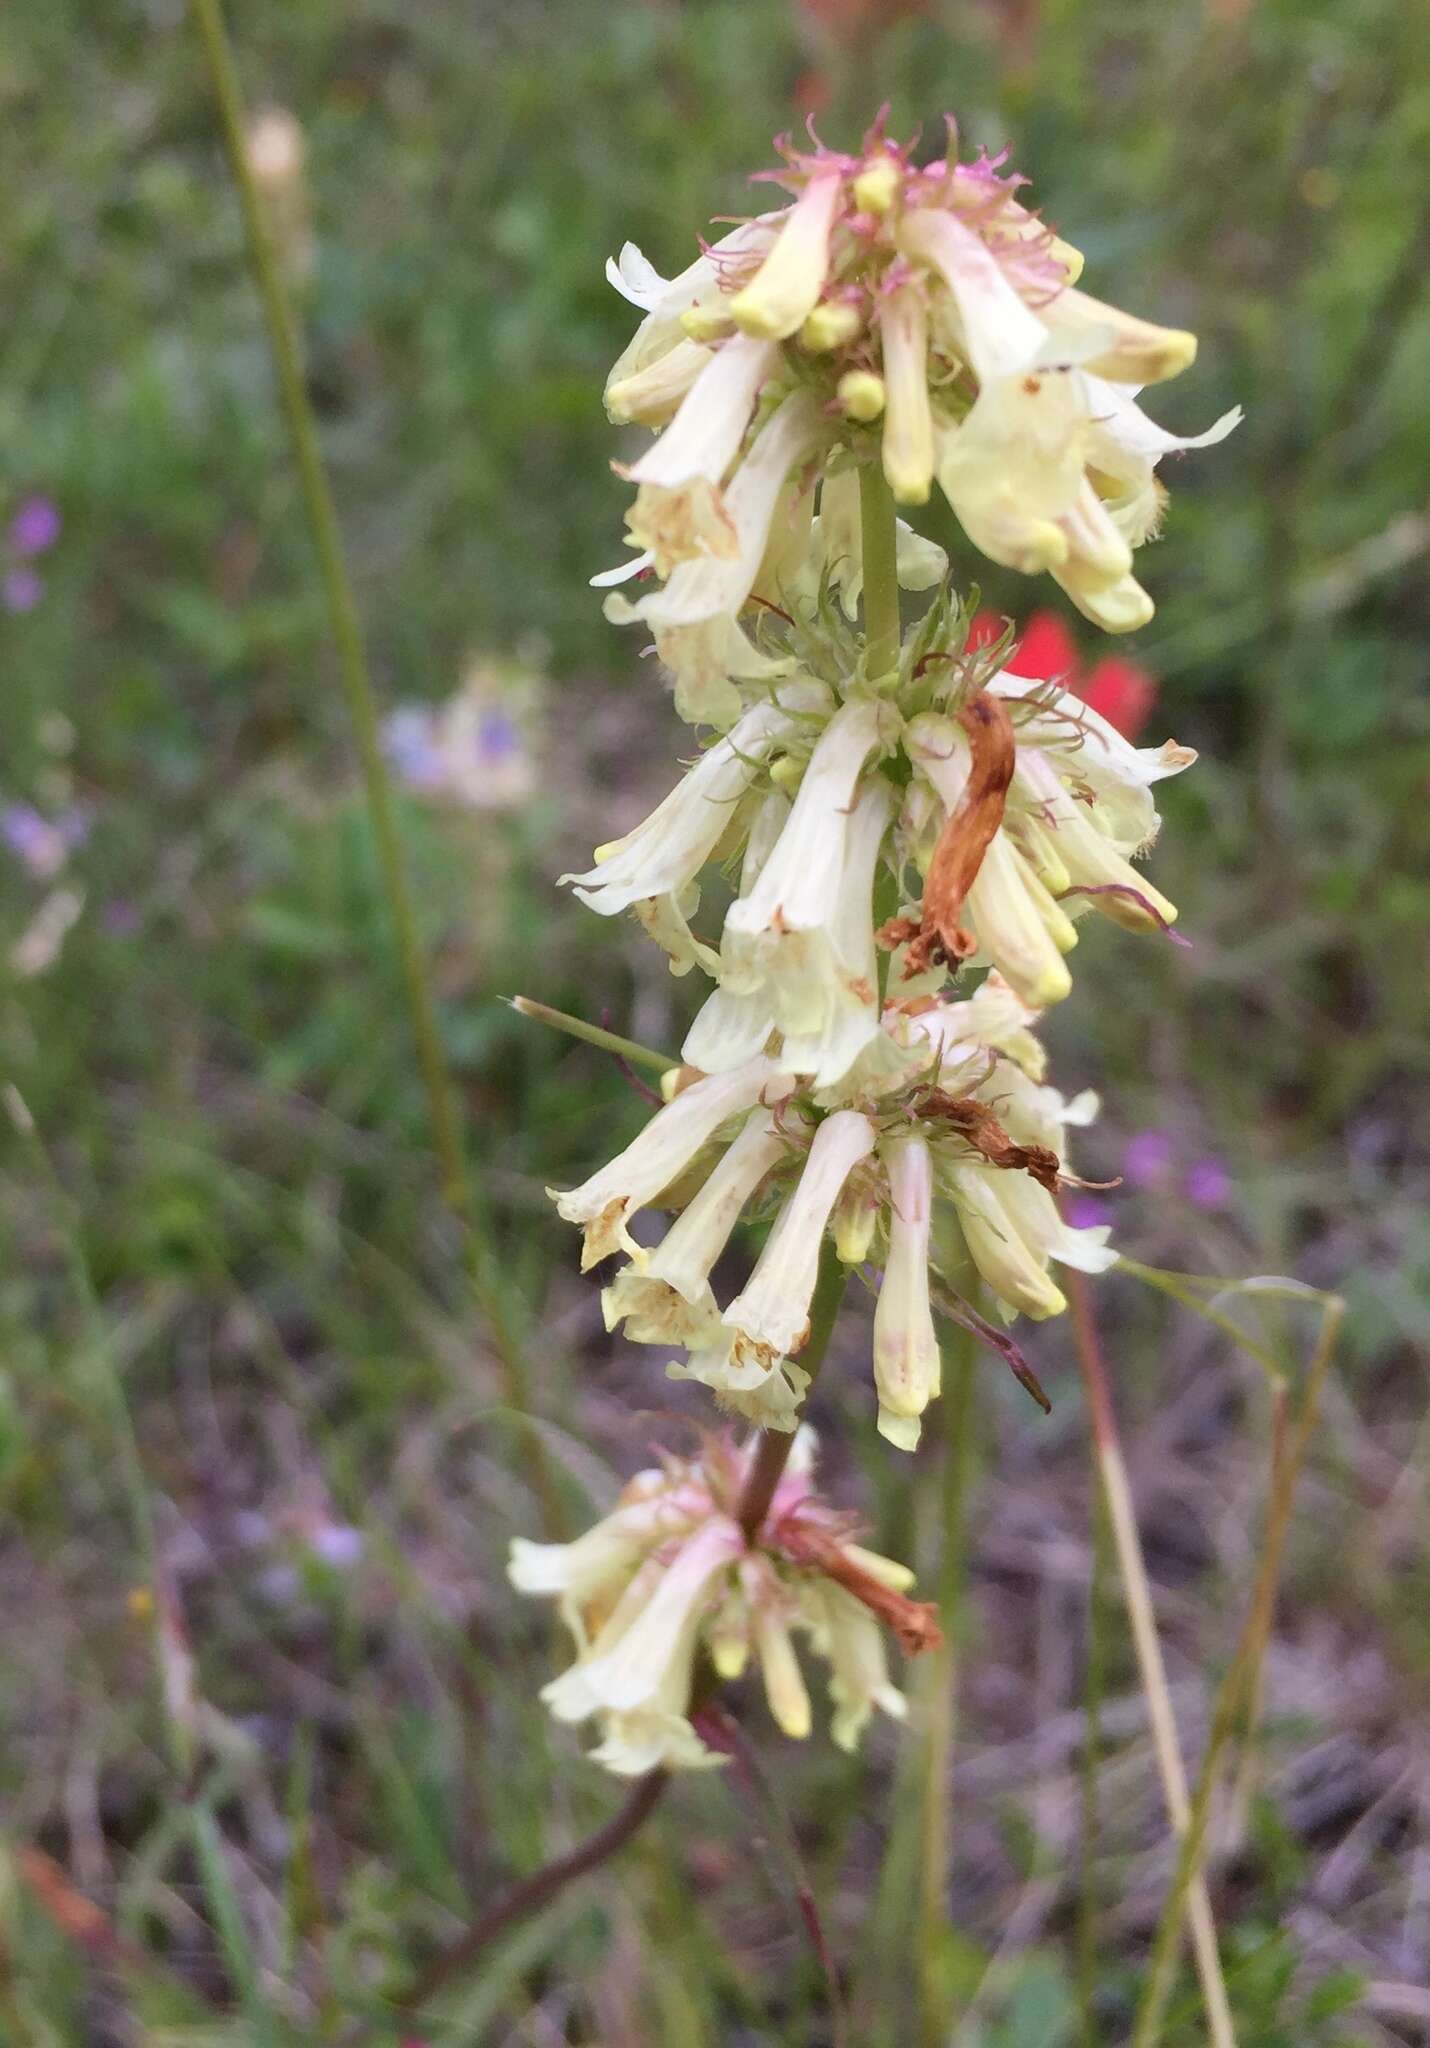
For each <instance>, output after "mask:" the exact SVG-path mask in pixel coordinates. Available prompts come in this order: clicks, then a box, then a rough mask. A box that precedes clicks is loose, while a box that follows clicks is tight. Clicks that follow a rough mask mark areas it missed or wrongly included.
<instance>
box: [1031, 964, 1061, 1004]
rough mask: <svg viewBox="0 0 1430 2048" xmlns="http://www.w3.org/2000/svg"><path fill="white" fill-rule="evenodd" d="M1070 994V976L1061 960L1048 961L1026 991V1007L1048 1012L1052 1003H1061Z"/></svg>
mask: <svg viewBox="0 0 1430 2048" xmlns="http://www.w3.org/2000/svg"><path fill="white" fill-rule="evenodd" d="M1071 994H1072V976H1071V975H1070V974H1069V973H1068V970H1067V968H1066V967H1065V966H1064V964H1063V962H1062V961H1061V960H1056V961H1054V960H1050V961H1049V962H1048V964H1047V966H1046V967H1044V968H1043V970H1042V972H1041V973H1040V974H1039V976H1038V978H1037V980H1036V981H1035V982H1034V984H1033V986H1032V987H1031V988H1030V989H1029V990H1028V1006H1029V1008H1030V1009H1034V1010H1050V1009H1051V1008H1052V1006H1053V1004H1054V1003H1061V1002H1063V1001H1064V1000H1065V999H1066V998H1067V997H1068V996H1070V995H1071Z"/></svg>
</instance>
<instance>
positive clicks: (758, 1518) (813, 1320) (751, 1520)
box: [738, 1238, 849, 1541]
mask: <svg viewBox="0 0 1430 2048" xmlns="http://www.w3.org/2000/svg"><path fill="white" fill-rule="evenodd" d="M848 1277H849V1269H848V1267H847V1266H845V1264H844V1263H843V1261H842V1260H841V1259H840V1257H839V1255H838V1253H837V1252H836V1251H835V1249H834V1244H833V1240H832V1239H830V1238H826V1239H825V1241H824V1244H823V1246H822V1248H821V1250H820V1254H819V1278H818V1280H817V1281H816V1282H815V1287H814V1300H813V1302H812V1303H811V1304H810V1310H809V1338H808V1341H807V1342H806V1344H805V1346H804V1349H803V1350H802V1351H801V1352H800V1354H799V1362H800V1364H801V1365H802V1366H803V1367H804V1370H805V1371H806V1372H807V1373H808V1374H809V1377H810V1383H811V1385H812V1384H813V1382H814V1379H815V1376H816V1374H817V1373H818V1371H819V1368H820V1367H821V1365H823V1363H824V1354H825V1352H826V1351H827V1350H828V1349H829V1340H830V1338H831V1337H832V1336H833V1334H834V1325H835V1323H836V1321H837V1320H838V1317H839V1304H840V1303H841V1302H842V1301H843V1299H844V1287H845V1282H846V1281H847V1279H848ZM794 1438H795V1433H794V1431H793V1430H792V1429H762V1430H761V1431H760V1436H759V1442H758V1443H757V1445H756V1447H755V1455H754V1459H753V1461H752V1462H751V1465H750V1473H749V1477H748V1478H747V1479H746V1481H745V1486H744V1490H743V1492H742V1493H741V1495H740V1506H739V1511H738V1519H739V1523H740V1527H741V1528H742V1529H743V1530H744V1532H745V1537H746V1540H747V1541H749V1540H751V1539H753V1537H754V1534H755V1531H756V1530H757V1529H758V1528H759V1526H760V1524H761V1522H763V1521H764V1519H765V1516H766V1515H767V1514H768V1513H769V1511H770V1502H771V1501H772V1500H773V1499H774V1497H775V1488H776V1487H777V1486H778V1485H779V1483H780V1475H781V1473H782V1472H783V1471H784V1468H785V1466H786V1465H787V1464H788V1463H789V1454H790V1452H791V1451H792V1450H793V1449H794Z"/></svg>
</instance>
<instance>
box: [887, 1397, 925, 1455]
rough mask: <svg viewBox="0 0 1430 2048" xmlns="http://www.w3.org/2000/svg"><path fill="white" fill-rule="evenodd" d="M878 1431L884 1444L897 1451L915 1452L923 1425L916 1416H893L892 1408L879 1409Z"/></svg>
mask: <svg viewBox="0 0 1430 2048" xmlns="http://www.w3.org/2000/svg"><path fill="white" fill-rule="evenodd" d="M878 1429H879V1434H880V1436H881V1437H883V1438H884V1440H885V1442H886V1443H891V1444H892V1445H893V1446H894V1448H895V1450H898V1451H916V1450H917V1449H918V1447H919V1438H920V1437H921V1436H922V1435H923V1423H922V1421H921V1420H920V1418H919V1417H918V1416H917V1415H895V1413H894V1411H893V1410H892V1408H884V1407H881V1408H880V1410H879V1422H878Z"/></svg>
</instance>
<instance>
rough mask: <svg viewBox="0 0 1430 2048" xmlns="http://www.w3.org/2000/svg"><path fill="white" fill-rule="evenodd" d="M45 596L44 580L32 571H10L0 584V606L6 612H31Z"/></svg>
mask: <svg viewBox="0 0 1430 2048" xmlns="http://www.w3.org/2000/svg"><path fill="white" fill-rule="evenodd" d="M44 594H45V579H44V577H43V576H41V575H40V574H39V573H38V571H37V570H34V569H12V570H11V571H10V573H9V574H8V575H7V576H6V577H5V579H4V581H3V582H0V604H3V605H4V607H5V609H6V611H7V612H32V611H33V610H34V609H35V606H36V605H37V604H38V603H39V601H40V599H41V598H42V597H43V596H44Z"/></svg>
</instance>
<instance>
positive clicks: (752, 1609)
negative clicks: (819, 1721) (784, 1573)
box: [740, 1557, 814, 1742]
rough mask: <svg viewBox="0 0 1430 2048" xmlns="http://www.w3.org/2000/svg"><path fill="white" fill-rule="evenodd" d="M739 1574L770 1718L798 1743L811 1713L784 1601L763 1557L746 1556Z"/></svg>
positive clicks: (811, 1721)
mask: <svg viewBox="0 0 1430 2048" xmlns="http://www.w3.org/2000/svg"><path fill="white" fill-rule="evenodd" d="M740 1577H741V1584H742V1588H743V1591H744V1594H745V1598H746V1601H747V1603H748V1607H749V1613H750V1622H751V1632H752V1634H753V1636H754V1648H755V1655H756V1657H757V1659H758V1660H759V1666H760V1677H761V1679H762V1680H763V1682H764V1688H765V1699H766V1701H767V1703H768V1705H769V1709H770V1715H771V1718H772V1719H773V1721H774V1723H775V1726H776V1727H777V1728H778V1729H779V1730H780V1731H781V1733H782V1734H784V1735H788V1736H790V1737H791V1738H792V1739H793V1740H794V1741H796V1742H802V1741H803V1740H804V1739H805V1737H806V1736H807V1735H808V1734H809V1731H810V1729H811V1727H812V1726H813V1725H814V1713H813V1710H812V1708H811V1706H810V1703H809V1688H808V1687H807V1686H806V1684H805V1682H804V1673H803V1672H802V1671H801V1670H800V1668H799V1658H798V1657H797V1656H796V1654H795V1647H794V1641H793V1639H792V1637H791V1635H790V1630H789V1618H788V1614H787V1612H786V1609H787V1605H788V1603H787V1601H786V1599H785V1597H784V1595H783V1592H782V1590H781V1588H780V1585H779V1581H778V1580H777V1579H776V1577H775V1574H774V1572H773V1570H772V1569H771V1567H770V1565H769V1563H768V1561H767V1560H766V1559H765V1558H763V1557H750V1558H748V1559H746V1560H745V1562H744V1564H743V1565H742V1566H741V1572H740Z"/></svg>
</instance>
